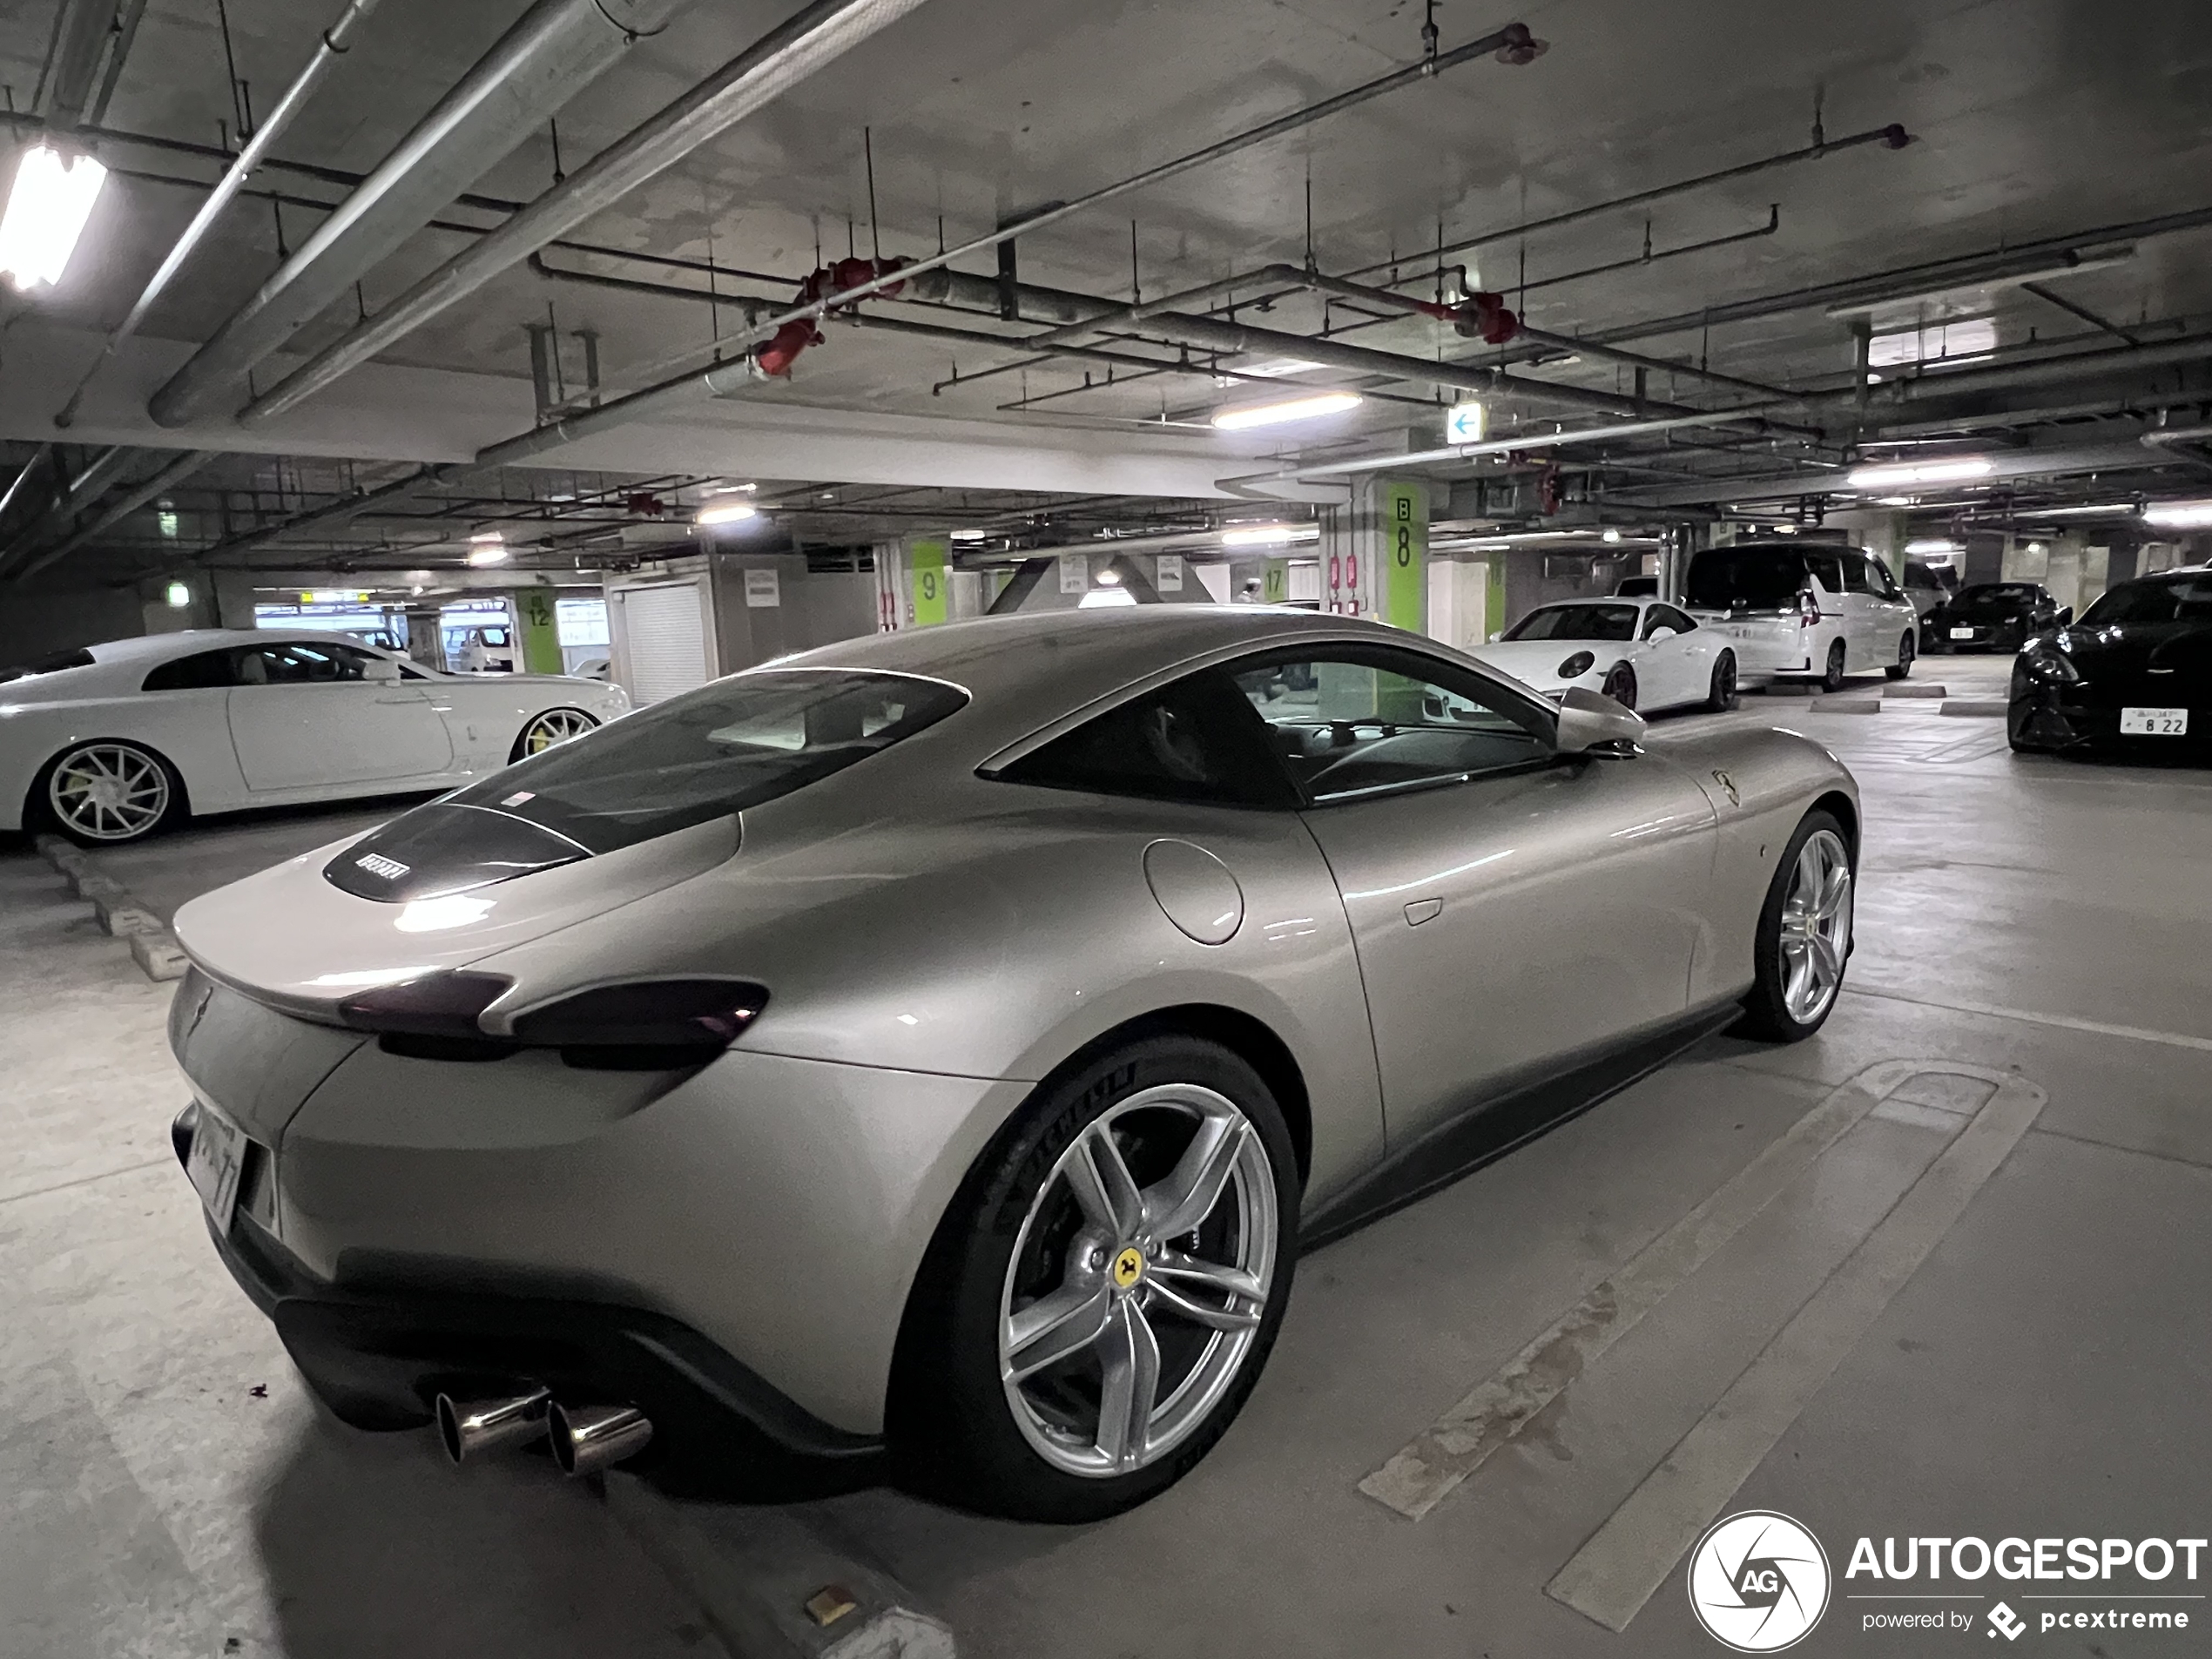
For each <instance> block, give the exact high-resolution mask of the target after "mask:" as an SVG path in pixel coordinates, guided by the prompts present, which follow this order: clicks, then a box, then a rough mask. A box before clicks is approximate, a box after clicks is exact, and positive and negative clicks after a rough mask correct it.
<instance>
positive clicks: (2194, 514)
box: [2143, 501, 2212, 530]
mask: <svg viewBox="0 0 2212 1659" xmlns="http://www.w3.org/2000/svg"><path fill="white" fill-rule="evenodd" d="M2143 516H2144V517H2145V518H2146V519H2148V520H2149V521H2150V522H2151V523H2154V524H2155V525H2157V526H2158V527H2159V528H2160V529H2172V530H2195V529H2205V528H2206V527H2207V526H2212V501H2168V502H2156V503H2155V504H2154V505H2152V506H2149V507H2146V508H2144V509H2143Z"/></svg>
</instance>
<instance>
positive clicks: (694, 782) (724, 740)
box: [172, 605, 1858, 1521]
mask: <svg viewBox="0 0 2212 1659" xmlns="http://www.w3.org/2000/svg"><path fill="white" fill-rule="evenodd" d="M1857 848H1858V799H1857V791H1856V788H1855V786H1854V785H1853V783H1852V780H1851V776H1850V774H1849V773H1848V772H1845V771H1844V768H1843V767H1842V766H1841V765H1838V763H1837V762H1836V760H1835V759H1833V758H1832V757H1831V756H1830V755H1829V754H1828V753H1827V752H1826V751H1824V749H1822V748H1821V747H1820V746H1819V745H1817V744H1815V743H1811V742H1809V741H1807V740H1806V739H1804V738H1800V737H1797V736H1794V735H1792V734H1790V733H1788V732H1776V731H1766V730H1754V729H1750V728H1749V727H1736V728H1732V729H1729V730H1724V731H1721V732H1711V733H1709V734H1703V735H1698V736H1686V737H1681V738H1647V737H1646V736H1645V733H1644V728H1643V724H1642V721H1641V720H1639V719H1638V718H1636V717H1635V715H1633V714H1631V713H1629V712H1628V711H1625V710H1623V709H1622V708H1620V707H1619V706H1618V705H1615V704H1613V703H1611V702H1609V701H1608V700H1606V699H1604V698H1599V697H1597V696H1595V695H1594V694H1592V693H1590V692H1588V691H1569V692H1568V694H1567V695H1566V698H1565V700H1564V702H1563V704H1562V705H1559V706H1554V705H1552V704H1550V703H1549V702H1548V701H1547V700H1546V699H1545V698H1541V697H1540V696H1537V695H1536V694H1534V692H1532V691H1529V690H1528V689H1527V687H1525V686H1523V685H1520V684H1518V683H1517V682H1514V681H1513V680H1511V679H1508V678H1505V677H1503V676H1501V675H1500V674H1499V673H1497V672H1495V671H1491V670H1487V669H1485V668H1483V667H1481V666H1480V665H1479V664H1476V663H1474V662H1473V661H1471V660H1470V659H1468V658H1465V657H1462V656H1460V655H1458V654H1456V653H1454V652H1452V651H1447V650H1445V649H1443V648H1441V647H1440V646H1437V645H1434V644H1430V643H1429V642H1427V641H1426V640H1423V639H1420V638H1418V637H1413V636H1411V635H1407V634H1405V633H1401V632H1399V631H1394V630H1391V629H1387V628H1384V627H1379V626H1377V625H1374V624H1366V623H1361V622H1357V621H1352V620H1348V619H1345V618H1341V617H1328V616H1317V615H1313V614H1311V613H1306V612H1300V611H1293V610H1264V609H1257V608H1248V607H1223V608H1215V607H1211V606H1197V605H1190V606H1174V607H1169V606H1159V607H1147V608H1143V609H1135V610H1118V611H1116V610H1102V611H1083V612H1065V613H1061V614H1058V615H1046V616H1035V617H1012V618H1005V619H995V620H989V621H984V622H977V623H968V624H955V625H953V626H948V627H940V628H932V629H927V630H921V631H907V632H901V633H896V634H887V635H882V636H879V637H873V638H866V639H857V640H853V641H849V642H847V643H846V644H839V645H833V646H829V647H826V648H824V649H822V650H819V651H813V652H810V653H808V654H806V655H805V656H801V657H797V658H790V659H788V660H786V661H783V662H779V663H776V664H770V665H768V666H765V667H762V668H758V669H754V670H751V671H747V672H745V673H742V674H738V675H736V676H734V677H732V678H727V679H723V680H719V681H717V682H716V683H714V684H713V685H708V686H705V687H703V688H701V689H700V690H698V691H693V692H691V693H689V694H687V695H685V696H683V697H679V698H673V699H671V700H670V701H668V702H666V703H663V704H660V705H657V706H655V707H653V708H651V709H648V710H646V711H644V712H641V713H638V714H635V715H632V716H630V717H629V718H624V719H622V720H619V721H616V722H613V723H611V724H610V725H607V726H605V727H604V728H603V729H602V730H599V731H597V732H590V733H587V734H585V735H584V736H583V737H581V738H577V740H576V741H574V742H572V743H570V744H566V745H563V746H562V747H560V748H558V749H555V750H550V751H549V752H546V753H543V754H541V755H538V756H536V757H535V758H533V759H527V760H524V761H523V762H521V763H519V764H517V765H513V766H510V767H509V768H507V769H506V770H505V771H503V772H497V773H496V774H494V775H492V776H490V777H489V778H486V779H482V780H480V781H478V782H475V783H473V784H470V785H469V786H467V787H465V788H462V789H461V790H459V791H456V792H454V793H452V794H448V795H446V796H444V797H442V798H441V799H437V800H435V801H433V802H430V803H429V804H428V805H426V806H418V807H416V808H415V809H414V810H413V811H411V812H408V813H405V814H404V815H402V816H401V817H399V818H397V819H393V820H392V821H391V822H390V823H388V824H386V825H384V826H381V828H378V829H375V830H374V831H371V832H369V833H368V834H366V835H364V836H362V837H361V838H360V839H357V840H351V841H348V842H346V843H344V844H341V845H340V846H334V847H326V848H323V849H322V850H320V852H317V853H311V854H308V855H307V856H304V857H301V858H298V859H294V860H292V861H291V862H289V863H287V864H284V865H281V866H279V867H276V868H274V869H272V870H268V871H266V872H264V873H261V874H260V875H257V876H253V877H252V878H250V879H248V880H244V881H240V882H239V883H237V884H235V885H234V886H232V887H226V888H224V889H222V890H220V891H219V892H216V893H213V894H209V895H207V896H206V897H205V898H202V899H199V900H196V901H194V902H193V903H192V904H191V905H188V906H187V907H185V909H184V910H183V912H182V913H181V914H179V917H178V919H177V931H178V934H179V937H180V938H181V939H182V941H183V942H184V945H185V949H186V950H187V951H188V952H189V953H190V954H191V956H192V961H193V962H194V964H195V967H194V970H193V972H192V974H190V975H189V976H188V978H187V979H186V980H185V982H184V984H183V987H182V988H181V990H180V992H179V995H178V997H177V1000H176V1005H175V1011H174V1013H173V1015H172V1044H173V1046H174V1049H175V1051H176V1054H177V1057H178V1059H179V1062H180V1063H181V1065H182V1067H183V1069H184V1071H185V1075H186V1076H187V1077H188V1078H189V1079H190V1081H191V1083H192V1094H193V1096H194V1098H193V1101H192V1104H191V1105H190V1106H188V1107H187V1108H186V1109H185V1111H184V1113H183V1114H182V1115H181V1116H179V1119H178V1122H177V1124H176V1129H175V1138H176V1141H177V1143H178V1150H179V1156H180V1157H181V1158H182V1159H183V1161H184V1162H185V1165H186V1167H187V1169H188V1170H190V1172H191V1174H192V1180H193V1184H195V1186H197V1187H198V1189H199V1192H200V1195H201V1197H202V1199H203V1200H204V1202H205V1204H206V1210H207V1212H208V1218H209V1222H210V1226H211V1231H212V1233H213V1235H214V1239H215V1244H216V1247H217V1248H218V1250H219V1251H220V1252H221V1254H222V1257H223V1259H224V1261H225V1262H226V1264H228V1265H229V1268H230V1270H231V1271H232V1272H233V1274H234V1275H235V1276H236V1277H237V1278H238V1280H239V1284H240V1285H242V1286H243V1287H244V1288H245V1290H246V1293H247V1294H248V1295H249V1296H251V1297H252V1298H253V1299H254V1300H255V1302H256V1303H258V1304H259V1305H260V1307H261V1308H262V1309H263V1310H264V1312H266V1313H267V1314H268V1315H269V1316H270V1317H271V1318H273V1320H274V1321H275V1323H276V1325H277V1328H278V1330H279V1332H280V1333H281V1335H282V1337H283V1339H284V1341H285V1343H286V1345H287V1347H288V1348H289V1349H290V1351H291V1352H292V1354H293V1358H294V1359H296V1360H297V1362H298V1364H299V1366H300V1371H301V1372H303V1373H304V1374H305V1376H306V1377H307V1380H308V1382H309V1383H310V1384H311V1385H312V1386H313V1387H314V1390H315V1392H316V1393H318V1394H319V1395H320V1397H321V1399H323V1400H325V1401H326V1402H327V1404H328V1405H329V1406H330V1407H331V1409H332V1410H333V1411H334V1412H335V1413H337V1415H338V1416H340V1417H341V1418H342V1419H344V1420H346V1421H347V1422H349V1423H353V1424H355V1425H358V1426H361V1427H364V1428H393V1429H395V1428H405V1427H409V1426H421V1425H425V1424H428V1423H429V1422H431V1421H433V1420H435V1421H436V1422H437V1424H438V1426H439V1429H440V1431H441V1433H442V1434H443V1436H444V1438H445V1440H446V1444H447V1447H448V1450H449V1451H450V1452H451V1453H453V1454H454V1455H455V1457H462V1456H466V1455H469V1454H470V1453H474V1452H476V1451H478V1450H480V1449H482V1448H485V1447H493V1446H498V1445H502V1444H512V1443H516V1442H521V1441H539V1442H543V1441H545V1440H550V1442H551V1445H552V1449H553V1452H554V1454H555V1455H556V1457H557V1458H558V1459H559V1460H560V1461H561V1463H562V1464H563V1467H568V1468H570V1469H588V1468H592V1467H599V1466H601V1465H604V1464H606V1463H609V1462H612V1461H616V1460H637V1463H638V1465H639V1467H655V1466H657V1467H658V1468H659V1470H660V1471H661V1474H662V1476H663V1478H664V1479H667V1480H698V1481H713V1482H717V1483H719V1482H722V1481H725V1480H738V1481H739V1482H741V1483H743V1484H744V1485H745V1487H748V1488H749V1489H751V1490H753V1491H755V1492H772V1491H775V1490H779V1489H798V1488H799V1487H805V1486H806V1485H807V1484H808V1483H810V1482H819V1481H821V1480H829V1481H832V1482H838V1481H842V1482H849V1483H859V1482H863V1481H868V1480H879V1479H884V1478H895V1479H898V1480H903V1481H906V1482H907V1483H909V1484H911V1485H912V1486H914V1487H916V1488H917V1489H919V1490H921V1491H923V1492H926V1493H929V1494H934V1495H937V1496H940V1497H941V1498H944V1499H947V1500H949V1501H954V1502H957V1503H960V1504H962V1505H965V1506H968V1507H974V1508H980V1509H983V1510H987V1511H991V1512H995V1513H998V1514H1008V1515H1018V1516H1028V1517H1035V1518H1048V1519H1056V1520H1063V1521H1064V1520H1076V1519H1082V1518H1087V1517H1095V1516H1099V1515H1103V1514H1109V1513H1112V1512H1114V1511H1116V1510H1118V1509H1121V1508H1123V1507H1127V1506H1129V1505H1130V1504H1133V1503H1135V1502H1137V1501H1140V1500H1142V1499H1143V1498H1145V1497H1147V1496H1149V1495H1150V1494H1153V1493H1155V1492H1157V1491H1159V1490H1160V1489H1162V1488H1163V1487H1165V1486H1167V1485H1168V1484H1170V1482H1172V1481H1173V1480H1176V1479H1177V1477H1178V1476H1180V1475H1181V1474H1183V1473H1184V1471H1186V1470H1187V1469H1189V1468H1190V1467H1191V1466H1192V1465H1194V1464H1195V1463H1196V1462H1197V1460H1199V1459H1200V1458H1201V1457H1203V1456H1204V1454H1205V1453H1206V1451H1207V1450H1208V1448H1209V1447H1211V1445H1212V1444H1213V1443H1214V1441H1215V1440H1217V1439H1218V1438H1219V1437H1220V1435H1221V1434H1222V1433H1223V1431H1224V1429H1225V1428H1226V1427H1227V1426H1228V1425H1229V1423H1230V1421H1231V1419H1233V1418H1234V1416H1235V1415H1236V1413H1237V1411H1238V1407H1239V1406H1241V1404H1242V1403H1243V1401H1244V1398H1245V1396H1246V1395H1247V1394H1249V1393H1251V1388H1252V1386H1253V1385H1254V1383H1255V1382H1256V1381H1257V1380H1258V1376H1259V1372H1260V1369H1261V1366H1263V1365H1264V1362H1265V1360H1266V1359H1267V1354H1268V1350H1269V1347H1270V1345H1271V1343H1272V1342H1273V1340H1274V1337H1275V1333H1276V1331H1277V1328H1278V1325H1280V1323H1281V1321H1282V1319H1283V1318H1284V1316H1285V1310H1286V1308H1287V1306H1288V1305H1289V1302H1290V1295H1291V1275H1292V1271H1293V1270H1294V1268H1295V1265H1296V1263H1297V1259H1298V1252H1299V1251H1300V1250H1301V1248H1311V1247H1312V1246H1313V1245H1314V1244H1317V1243H1318V1242H1320V1241H1322V1240H1325V1239H1326V1238H1330V1237H1332V1236H1333V1235H1335V1234H1338V1233H1340V1232H1342V1231H1345V1229H1347V1228H1350V1227H1352V1226H1354V1225H1356V1224H1359V1222H1361V1221H1362V1220H1365V1219H1366V1218H1369V1217H1373V1216H1375V1215H1376V1214H1378V1213H1379V1212H1380V1211H1386V1210H1387V1209H1390V1208H1392V1207H1393V1206H1395V1205H1398V1204H1403V1203H1405V1202H1406V1201H1407V1200H1409V1199H1411V1198H1413V1197H1417V1196H1418V1195H1420V1194H1421V1193H1422V1192H1424V1191H1426V1190H1431V1189H1433V1188H1434V1187H1436V1186H1438V1185H1439V1184H1442V1183H1444V1182H1447V1181H1448V1180H1450V1179H1452V1178H1453V1177H1454V1176H1456V1175H1459V1174H1460V1173H1462V1172H1464V1171H1466V1170H1468V1169H1470V1168H1472V1167H1474V1165H1475V1164H1477V1163H1480V1162H1482V1161H1484V1160H1486V1159H1488V1158H1491V1157H1495V1156H1496V1155H1498V1154H1499V1153H1500V1152H1501V1151H1503V1150H1506V1149H1507V1148H1509V1147H1511V1146H1513V1145H1514V1143H1518V1142H1520V1141H1523V1140H1526V1139H1527V1138H1528V1137H1529V1136H1533V1135H1535V1134H1537V1133H1539V1132H1541V1130H1544V1129H1545V1128H1546V1127H1548V1125H1551V1124H1553V1123H1556V1122H1558V1121H1559V1120H1560V1119H1561V1118H1562V1117H1563V1116H1568V1115H1569V1114H1572V1113H1574V1112H1576V1111H1578V1110H1581V1109H1583V1108H1585V1107H1587V1106H1588V1105H1589V1104H1591V1103H1593V1102H1594V1101H1595V1100H1598V1099H1600V1098H1601V1097H1602V1096H1605V1095H1607V1094H1608V1093H1609V1092H1611V1091H1613V1090H1615V1089H1619V1088H1621V1087H1622V1085H1623V1084H1625V1083H1627V1082H1629V1081H1631V1080H1633V1079H1634V1078H1635V1077H1637V1076H1641V1075H1642V1074H1644V1073H1646V1072H1648V1071H1649V1070H1650V1069H1653V1068H1654V1067H1656V1066H1658V1065H1660V1064H1661V1063H1662V1062H1664V1061H1666V1060H1667V1059H1668V1058H1669V1056H1670V1055H1675V1054H1676V1053H1677V1052H1679V1051H1680V1050H1681V1049H1683V1048H1684V1047H1685V1046H1687V1045H1688V1044H1689V1043H1691V1042H1695V1041H1696V1040H1697V1039H1698V1038H1699V1037H1700V1036H1702V1035H1704V1034H1706V1033H1709V1032H1711V1031H1714V1030H1716V1029H1717V1028H1722V1027H1724V1026H1730V1025H1734V1026H1737V1027H1738V1028H1741V1029H1743V1030H1746V1031H1748V1032H1751V1033H1754V1034H1756V1035H1759V1036H1762V1037H1765V1038H1770V1039H1775V1040H1779V1041H1785V1042H1786V1041H1791V1040H1795V1039H1797V1038H1801V1037H1804V1036H1805V1035H1809V1034H1810V1033H1811V1032H1812V1031H1813V1030H1815V1029H1816V1028H1817V1027H1818V1026H1819V1025H1820V1024H1821V1022H1823V1020H1824V1019H1825V1018H1826V1016H1827V1015H1828V1012H1829V1010H1830V1008H1831V1007H1832V1006H1833V1004H1834V1001H1835V998H1836V995H1837V992H1838V988H1839V985H1840V983H1841V981H1842V978H1843V974H1844V963H1845V960H1846V958H1847V957H1848V955H1849V953H1850V949H1851V903H1852V871H1853V867H1854V863H1855V860H1856V857H1857ZM817 1489H819V1488H817Z"/></svg>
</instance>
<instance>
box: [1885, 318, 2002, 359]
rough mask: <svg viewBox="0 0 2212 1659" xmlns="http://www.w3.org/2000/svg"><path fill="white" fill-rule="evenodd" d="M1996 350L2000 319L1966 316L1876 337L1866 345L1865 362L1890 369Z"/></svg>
mask: <svg viewBox="0 0 2212 1659" xmlns="http://www.w3.org/2000/svg"><path fill="white" fill-rule="evenodd" d="M1996 349H1997V320H1996V319H1995V318H1994V317H1966V318H1962V319H1961V320H1959V321H1957V322H1932V323H1926V324H1924V325H1922V326H1920V327H1914V328H1906V329H1902V330H1899V331H1898V332H1896V333H1893V334H1876V335H1875V336H1874V337H1873V338H1872V339H1871V340H1870V341H1867V342H1866V361H1868V362H1869V363H1871V364H1872V365H1873V366H1874V367H1875V368H1890V367H1891V366H1892V365H1893V364H1897V363H1932V362H1939V361H1942V360H1944V359H1946V358H1952V357H1967V356H1972V355H1974V354H1983V353H1988V352H1993V351H1995V350H1996Z"/></svg>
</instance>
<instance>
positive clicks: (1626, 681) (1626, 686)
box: [1598, 663, 1636, 712]
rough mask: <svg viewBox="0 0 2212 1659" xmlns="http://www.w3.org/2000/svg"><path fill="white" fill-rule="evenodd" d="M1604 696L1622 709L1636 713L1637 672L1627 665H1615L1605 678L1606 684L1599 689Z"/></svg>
mask: <svg viewBox="0 0 2212 1659" xmlns="http://www.w3.org/2000/svg"><path fill="white" fill-rule="evenodd" d="M1598 690H1599V691H1600V693H1601V694H1602V695H1603V696H1606V697H1609V698H1612V699H1613V700H1614V701H1615V703H1618V704H1619V705H1621V706H1622V708H1624V709H1627V710H1629V711H1631V712H1634V711H1635V705H1636V671H1635V670H1634V669H1633V668H1630V667H1629V665H1628V664H1626V663H1615V664H1613V670H1612V671H1611V672H1610V673H1608V675H1606V677H1605V684H1604V685H1602V686H1600V687H1599V688H1598Z"/></svg>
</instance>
